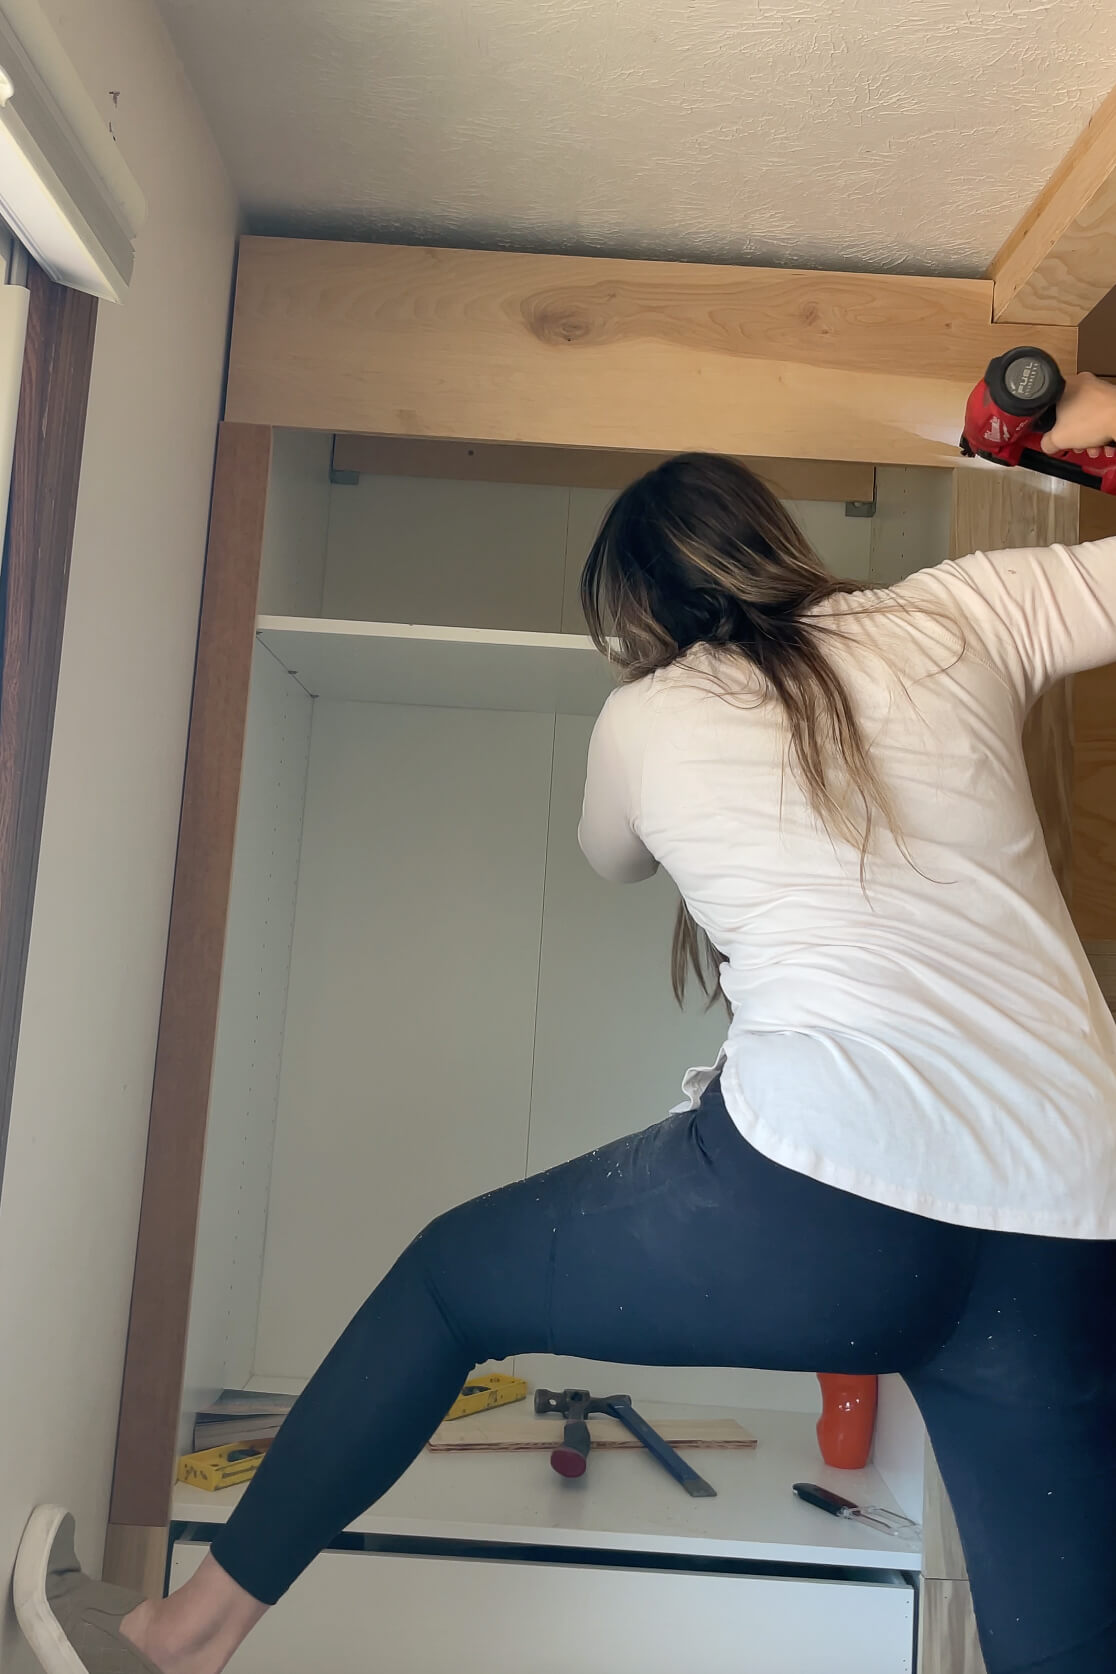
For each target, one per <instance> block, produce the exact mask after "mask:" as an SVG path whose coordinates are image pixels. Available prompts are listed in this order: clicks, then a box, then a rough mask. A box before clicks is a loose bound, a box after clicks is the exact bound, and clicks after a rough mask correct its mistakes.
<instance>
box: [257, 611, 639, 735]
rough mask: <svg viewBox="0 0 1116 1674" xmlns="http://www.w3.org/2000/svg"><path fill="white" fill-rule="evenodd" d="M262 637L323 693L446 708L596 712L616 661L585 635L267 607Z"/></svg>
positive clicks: (297, 674)
mask: <svg viewBox="0 0 1116 1674" xmlns="http://www.w3.org/2000/svg"><path fill="white" fill-rule="evenodd" d="M256 633H257V637H258V638H259V639H260V641H261V642H262V643H263V644H264V645H265V646H266V647H267V648H268V650H269V651H271V652H272V654H273V655H274V656H276V657H277V658H278V659H279V661H280V662H281V663H282V664H283V666H284V668H285V669H286V670H287V671H288V673H290V674H293V675H294V676H295V677H296V679H298V680H299V682H300V683H301V684H302V685H303V686H304V687H305V688H306V690H307V691H308V692H309V693H310V694H311V696H313V697H322V698H331V699H334V700H337V701H341V702H352V703H411V704H419V705H423V706H426V707H432V708H437V709H510V710H521V711H526V712H530V713H535V714H544V715H551V714H560V715H596V714H597V713H598V712H599V710H600V708H601V705H602V704H603V703H604V700H605V698H606V697H607V696H608V694H609V692H610V691H611V690H612V686H613V678H612V674H611V671H610V670H609V667H608V664H607V663H606V662H605V660H604V658H603V657H602V656H601V655H600V653H599V652H598V651H597V649H596V647H595V646H594V645H593V642H592V640H590V639H588V638H586V637H584V636H582V635H578V634H531V633H510V632H506V631H503V630H501V629H496V628H434V627H422V626H418V625H416V624H414V623H397V622H333V621H326V620H322V619H319V618H317V617H308V616H261V617H259V618H258V620H257V623H256Z"/></svg>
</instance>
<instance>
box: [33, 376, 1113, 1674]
mask: <svg viewBox="0 0 1116 1674" xmlns="http://www.w3.org/2000/svg"><path fill="white" fill-rule="evenodd" d="M1114 434H1116V392H1113V391H1112V390H1110V389H1109V388H1107V386H1104V385H1101V384H1099V383H1098V382H1097V381H1096V380H1094V379H1092V378H1089V377H1082V378H1079V379H1076V380H1073V381H1071V385H1070V388H1069V390H1068V392H1067V395H1066V397H1065V399H1064V401H1063V404H1062V407H1061V410H1060V414H1059V423H1058V426H1057V428H1056V429H1055V430H1054V432H1053V433H1052V434H1051V436H1050V437H1048V438H1047V441H1046V444H1045V445H1047V446H1048V447H1050V448H1051V449H1054V448H1058V447H1078V446H1091V445H1097V446H1100V445H1104V444H1106V443H1108V442H1109V441H1110V440H1111V438H1112V437H1113V435H1114ZM583 597H584V600H585V605H586V610H587V614H588V618H589V621H590V624H591V627H592V629H593V632H594V635H595V637H596V638H597V640H598V643H600V644H603V643H604V639H605V635H606V634H613V635H615V636H616V637H617V638H618V640H619V646H620V650H619V660H620V662H621V665H622V667H623V669H624V672H625V673H626V675H627V676H628V677H629V678H628V683H627V684H625V685H624V686H622V687H621V688H620V689H619V690H618V691H617V692H616V693H615V694H614V696H613V697H612V698H611V699H610V700H609V702H608V704H607V705H606V707H605V710H604V712H603V714H602V716H601V718H600V720H599V722H598V725H597V727H596V729H595V732H594V736H593V742H592V746H591V750H590V759H589V769H588V780H587V785H586V794H585V809H584V816H583V820H582V827H581V840H582V845H583V847H584V850H585V853H586V855H587V856H588V858H589V860H590V861H591V862H592V864H593V865H594V866H595V867H596V869H597V870H598V871H599V872H601V873H602V874H603V875H605V876H606V877H609V878H614V879H617V880H621V881H635V880H638V879H640V878H645V877H648V876H649V875H650V874H651V873H652V872H654V871H655V869H656V867H657V866H659V865H662V866H664V867H666V869H667V870H668V871H669V872H670V873H671V875H672V876H673V878H674V879H675V881H676V882H677V884H678V885H679V888H680V890H681V893H682V896H683V898H684V901H685V902H686V904H687V907H688V911H689V914H690V915H691V916H690V918H689V919H686V920H684V921H683V925H682V929H681V934H680V937H679V939H678V943H677V946H676V954H678V955H679V956H681V955H682V954H684V953H686V952H687V951H689V952H691V953H697V952H698V949H697V946H696V936H695V931H694V926H695V925H696V926H700V927H701V930H702V932H704V933H705V934H706V935H707V937H708V938H709V942H710V944H711V945H712V946H713V947H716V948H717V949H718V950H719V954H718V959H719V962H720V981H721V986H722V988H723V991H724V994H725V996H726V998H727V1000H728V1002H729V1005H730V1009H731V1013H732V1022H731V1025H730V1028H729V1032H728V1039H727V1042H726V1045H725V1050H724V1053H723V1054H722V1058H721V1061H720V1063H719V1064H718V1066H717V1067H716V1069H715V1070H712V1071H705V1072H692V1073H691V1075H690V1077H689V1078H688V1081H687V1091H688V1093H689V1095H690V1098H689V1107H688V1108H687V1109H685V1110H683V1111H682V1112H680V1113H678V1114H676V1115H674V1116H673V1117H672V1118H671V1119H669V1120H668V1121H665V1122H661V1123H659V1124H657V1125H656V1126H655V1127H652V1128H650V1129H649V1130H647V1132H645V1133H643V1134H640V1135H637V1136H635V1137H633V1138H630V1139H627V1140H624V1141H622V1142H619V1143H617V1144H616V1145H613V1146H608V1147H605V1148H604V1149H602V1150H601V1151H600V1152H598V1153H595V1154H594V1155H593V1156H591V1157H587V1158H582V1159H581V1160H579V1161H576V1162H573V1163H569V1164H566V1165H564V1166H563V1167H561V1168H557V1169H554V1170H552V1171H551V1172H549V1173H547V1174H544V1175H542V1176H540V1177H539V1178H537V1179H534V1180H531V1181H528V1182H527V1183H525V1184H524V1183H520V1184H516V1185H513V1186H510V1187H508V1188H506V1189H505V1190H504V1191H502V1192H497V1193H495V1194H492V1195H490V1196H489V1197H487V1198H484V1199H481V1200H479V1201H477V1202H475V1203H471V1204H467V1205H465V1206H464V1207H462V1208H460V1209H457V1210H455V1211H453V1212H452V1213H450V1214H448V1215H446V1216H443V1217H442V1218H441V1219H440V1220H439V1221H436V1222H435V1223H434V1224H433V1225H432V1226H430V1227H429V1228H428V1229H427V1230H426V1231H425V1232H424V1233H423V1234H422V1236H421V1237H420V1238H418V1239H417V1240H416V1242H415V1243H414V1244H413V1245H412V1246H411V1248H410V1249H409V1250H408V1251H407V1252H406V1253H405V1254H404V1255H403V1256H402V1257H401V1258H400V1260H399V1262H398V1263H397V1264H396V1266H395V1268H394V1269H393V1270H392V1272H391V1273H390V1274H389V1275H388V1277H387V1278H386V1279H385V1280H384V1282H383V1283H382V1284H381V1285H380V1286H379V1288H378V1289H377V1290H376V1291H375V1292H374V1293H373V1295H372V1296H371V1297H370V1298H369V1300H368V1301H367V1303H366V1304H365V1305H364V1307H363V1308H362V1309H361V1311H360V1313H359V1314H358V1315H357V1316H356V1318H355V1319H354V1321H353V1322H352V1324H351V1325H350V1326H349V1328H348V1330H347V1331H346V1332H345V1334H344V1335H343V1336H342V1337H341V1339H340V1341H339V1342H338V1343H337V1345H336V1346H335V1347H334V1349H333V1350H332V1352H331V1354H330V1355H329V1357H328V1359H327V1360H326V1362H325V1364H324V1365H323V1366H322V1368H321V1370H320V1371H319V1372H318V1374H317V1376H316V1377H315V1378H314V1380H313V1381H312V1383H311V1384H310V1386H309V1388H308V1389H307V1391H306V1393H305V1395H304V1396H303V1398H302V1399H301V1400H300V1402H299V1403H298V1405H297V1406H296V1407H295V1409H294V1411H293V1412H292V1414H291V1416H290V1418H289V1419H288V1420H287V1422H286V1424H285V1425H284V1427H283V1429H282V1431H281V1433H280V1435H279V1438H278V1440H277V1441H276V1443H275V1445H274V1447H273V1448H272V1450H271V1453H270V1454H269V1456H268V1458H267V1459H266V1461H265V1462H264V1464H263V1466H262V1467H261V1469H260V1471H259V1472H258V1474H257V1476H256V1477H255V1479H254V1481H253V1482H252V1484H251V1485H250V1487H249V1488H248V1491H247V1493H246V1494H245V1496H244V1498H243V1501H242V1503H241V1505H240V1507H239V1509H238V1510H237V1512H236V1513H235V1515H234V1516H233V1518H232V1519H231V1520H230V1522H229V1523H228V1525H227V1526H226V1527H225V1528H224V1529H223V1530H222V1531H221V1532H220V1533H219V1534H218V1536H217V1538H216V1539H215V1541H214V1543H213V1548H212V1554H211V1556H209V1557H207V1558H206V1560H205V1562H204V1563H203V1564H202V1566H201V1568H200V1569H199V1571H198V1573H197V1575H196V1576H195V1577H194V1578H193V1579H192V1580H191V1581H189V1582H188V1583H187V1584H186V1586H184V1587H183V1588H182V1589H181V1591H180V1592H178V1593H176V1594H175V1595H173V1596H172V1597H171V1598H170V1599H167V1600H164V1601H159V1602H145V1603H139V1602H137V1600H136V1599H134V1598H133V1597H130V1596H128V1595H126V1594H123V1593H119V1592H117V1591H116V1590H115V1589H112V1588H109V1587H106V1586H103V1585H101V1584H99V1583H95V1582H91V1581H88V1580H87V1579H86V1578H84V1577H83V1576H82V1575H81V1574H80V1572H79V1570H78V1568H77V1564H76V1561H75V1559H74V1557H73V1549H72V1544H71V1537H72V1523H71V1522H70V1520H69V1519H68V1518H67V1517H65V1515H64V1514H63V1513H62V1512H60V1511H57V1510H54V1509H52V1508H49V1507H47V1508H42V1509H41V1510H40V1511H39V1512H38V1513H36V1515H35V1517H34V1518H33V1519H32V1523H31V1525H30V1526H29V1529H28V1533H27V1536H26V1537H25V1541H24V1546H23V1549H22V1551H21V1557H20V1564H19V1568H18V1571H17V1576H16V1602H17V1608H18V1610H19V1614H20V1619H21V1621H22V1622H23V1624H24V1627H25V1630H26V1631H27V1633H28V1635H29V1637H30V1638H31V1640H32V1643H33V1645H34V1647H35V1650H36V1651H37V1653H38V1656H39V1659H40V1661H41V1662H42V1664H43V1667H44V1668H45V1669H47V1670H48V1674H55V1671H57V1674H63V1671H66V1674H73V1671H74V1670H75V1669H82V1668H84V1669H95V1670H97V1671H99V1674H116V1671H118V1674H137V1671H139V1670H147V1671H150V1670H153V1669H154V1670H157V1671H159V1674H219V1670H221V1669H222V1668H223V1667H224V1666H225V1664H226V1662H227V1660H228V1658H229V1656H230V1655H231V1654H232V1652H233V1651H234V1650H235V1648H236V1646H237V1645H238V1644H239V1643H240V1641H241V1640H242V1639H243V1638H244V1636H245V1635H246V1634H247V1633H248V1631H249V1630H250V1629H251V1627H252V1625H253V1624H254V1623H255V1622H256V1621H257V1620H258V1619H259V1617H260V1616H261V1615H262V1614H263V1611H264V1609H265V1608H266V1606H267V1605H269V1604H271V1603H273V1602H275V1601H276V1600H277V1599H278V1598H279V1597H280V1596H281V1595H282V1593H283V1592H284V1591H285V1590H286V1588H287V1587H288V1586H289V1585H290V1584H291V1583H292V1582H293V1581H294V1580H295V1579H296V1577H297V1576H298V1575H299V1573H300V1572H301V1571H302V1570H303V1568H304V1567H305V1566H306V1565H307V1564H308V1563H309V1562H310V1561H311V1559H312V1558H313V1557H314V1556H315V1554H316V1553H317V1552H318V1551H319V1550H320V1549H321V1548H322V1546H323V1545H324V1544H325V1543H327V1542H328V1541H329V1540H330V1539H331V1538H332V1537H333V1536H334V1535H335V1534H336V1533H337V1532H338V1531H339V1530H340V1529H341V1528H342V1527H343V1526H344V1525H345V1524H346V1523H348V1522H349V1521H350V1520H351V1519H352V1518H354V1517H355V1516H357V1515H358V1514H359V1513H360V1512H361V1511H363V1510H364V1509H365V1508H366V1507H367V1506H368V1505H369V1504H371V1503H372V1502H373V1501H374V1500H376V1499H377V1498H378V1497H379V1496H380V1495H381V1494H383V1493H384V1491H385V1490H386V1489H387V1488H388V1487H389V1486H390V1484H391V1483H392V1482H393V1481H394V1480H395V1479H396V1478H397V1477H398V1476H399V1475H400V1473H401V1472H402V1471H403V1470H404V1469H405V1468H406V1466H407V1465H408V1464H409V1463H410V1461H411V1460H412V1459H413V1458H414V1457H415V1455H416V1454H417V1453H418V1451H419V1449H420V1448H421V1447H422V1446H423V1444H424V1443H425V1442H426V1440H427V1439H428V1437H429V1436H430V1434H431V1433H432V1431H433V1430H434V1429H435V1427H436V1425H437V1424H438V1422H439V1420H440V1419H441V1418H442V1416H443V1415H444V1414H445V1412H446V1411H447V1410H448V1408H449V1406H450V1404H451V1402H452V1401H453V1399H454V1397H455V1396H456V1394H457V1393H458V1391H459V1389H460V1387H461V1385H462V1383H463V1382H464V1381H465V1379H466V1377H467V1375H468V1373H469V1371H470V1370H471V1369H472V1367H473V1366H474V1365H475V1364H476V1363H478V1362H480V1361H483V1360H485V1359H488V1358H496V1359H498V1358H503V1357H504V1356H506V1355H509V1354H513V1353H529V1352H537V1351H545V1350H551V1351H554V1352H558V1353H564V1354H571V1355H576V1356H582V1357H587V1358H593V1359H604V1360H628V1361H632V1362H641V1363H648V1362H654V1363H658V1364H663V1365H686V1364H693V1365H730V1366H734V1365H735V1366H761V1367H771V1368H780V1369H804V1370H805V1369H810V1370H812V1369H817V1368H822V1369H828V1370H833V1371H848V1372H860V1373H865V1372H892V1371H894V1372H900V1373H902V1375H903V1376H904V1377H905V1378H906V1380H907V1382H908V1384H909V1385H910V1387H911V1389H912V1390H913V1392H914V1395H915V1397H916V1399H917V1401H918V1403H919V1405H920V1407H921V1409H922V1412H923V1414H924V1415H925V1418H926V1422H927V1424H928V1426H929V1430H930V1434H931V1436H932V1439H933V1442H934V1446H935V1449H936V1451H937V1456H938V1459H939V1461H940V1464H941V1468H942V1471H943V1473H944V1476H945V1479H946V1483H947V1486H948V1488H949V1491H950V1495H951V1497H952V1500H953V1505H954V1508H955V1510H956V1513H957V1518H958V1522H959V1525H960V1528H961V1533H962V1538H963V1541H964V1545H965V1550H966V1556H967V1560H968V1566H969V1572H970V1577H971V1581H972V1590H973V1600H974V1604H975V1608H976V1612H977V1615H978V1619H979V1623H980V1631H981V1638H982V1644H983V1648H984V1654H985V1660H986V1662H987V1666H988V1670H989V1674H1018V1671H1022V1670H1024V1669H1027V1670H1042V1671H1043V1674H1102V1671H1103V1674H1111V1670H1112V1669H1113V1668H1116V1595H1114V1591H1113V1586H1112V1578H1113V1570H1114V1567H1116V1440H1114V1433H1116V1242H1113V1240H1114V1239H1116V1173H1114V1170H1113V1157H1114V1151H1116V1027H1114V1025H1113V1021H1112V1018H1111V1017H1110V1015H1109V1013H1108V1011H1107V1009H1106V1007H1105V1005H1104V1002H1103V1000H1102V998H1101V996H1100V993H1099V990H1098V989H1097V986H1096V983H1095V982H1094V980H1093V978H1092V975H1091V972H1090V970H1089V967H1088V965H1087V963H1086V961H1085V957H1084V954H1083V952H1082V950H1081V946H1080V944H1079V942H1078V940H1077V938H1076V936H1075V934H1074V932H1073V929H1072V926H1071V923H1070V920H1069V916H1068V914H1067V912H1066V909H1065V906H1064V904H1063V902H1062V899H1061V896H1060V894H1059V892H1058V889H1057V886H1056V884H1055V880H1054V877H1053V874H1052V872H1051V869H1050V866H1049V863H1048V860H1047V857H1046V852H1045V848H1044V845H1043V840H1042V833H1041V831H1040V828H1039V824H1038V820H1037V818H1036V815H1035V811H1034V806H1033V803H1032V801H1031V797H1030V792H1029V789H1028V784H1027V778H1026V772H1025V768H1024V765H1023V759H1022V753H1021V747H1020V729H1021V726H1022V722H1023V717H1024V715H1025V713H1026V710H1027V708H1028V707H1029V706H1030V704H1031V703H1032V702H1033V701H1034V699H1035V698H1036V697H1037V696H1038V695H1039V694H1040V693H1041V691H1042V690H1043V689H1044V687H1046V686H1047V685H1049V684H1050V683H1051V682H1052V681H1054V680H1056V679H1058V678H1059V677H1060V676H1061V675H1064V674H1067V673H1070V672H1071V671H1073V670H1075V669H1082V668H1088V667H1091V666H1094V665H1097V664H1101V663H1105V662H1108V661H1111V660H1113V659H1116V542H1100V543H1097V544H1095V545H1091V546H1082V547H1078V548H1075V549H1065V548H1054V549H1051V550H1046V551H1043V550H1032V549H1027V550H1023V551H1018V552H1008V553H999V554H993V555H991V556H990V555H987V554H977V555H975V556H974V557H971V558H968V559H965V560H963V561H961V562H960V563H949V564H944V565H941V566H940V567H939V568H937V569H934V570H929V571H925V572H923V573H922V574H920V575H918V576H915V577H912V578H910V579H909V580H907V581H905V582H903V583H901V584H900V585H899V586H898V587H895V588H892V589H890V590H887V591H877V592H858V591H857V590H856V589H854V588H852V587H850V586H848V585H847V584H843V583H839V582H837V581H835V580H834V579H833V578H832V577H831V576H829V575H828V574H827V573H826V572H825V571H824V569H823V568H822V567H821V565H820V564H819V562H818V561H817V559H816V558H815V557H814V555H813V554H812V552H811V551H810V549H809V547H808V546H807V544H806V542H805V541H804V539H803V538H802V536H801V534H800V533H799V531H798V530H797V529H796V527H795V526H794V524H793V523H792V522H791V521H790V520H789V518H788V517H787V515H786V513H785V512H784V511H783V509H782V508H781V507H780V505H779V504H778V502H777V501H775V500H774V499H773V498H772V496H771V495H770V494H769V493H768V492H767V490H765V489H764V488H763V486H762V485H761V484H760V483H759V482H758V481H757V480H756V479H755V478H754V477H752V476H751V475H750V474H749V473H748V472H747V471H745V470H744V469H743V468H741V467H740V466H738V465H735V464H733V463H731V462H729V461H726V460H718V459H711V458H706V457H701V456H694V457H688V458H683V459H680V460H675V461H672V462H670V463H669V464H667V465H665V466H663V467H661V468H660V469H659V470H658V471H655V472H653V473H651V474H650V476H648V477H645V478H644V479H642V480H641V481H640V482H638V483H636V484H635V485H634V486H633V487H632V488H630V489H628V490H627V491H626V492H625V493H624V494H623V495H621V497H620V499H619V500H618V502H617V504H616V505H615V507H614V508H613V510H612V511H611V513H610V514H609V516H608V518H607V520H606V522H605V525H604V527H603V529H602V532H601V534H600V536H599V538H598V540H597V542H596V545H595V546H594V549H593V552H592V554H591V555H590V558H589V561H588V564H587V566H586V571H585V576H584V579H583ZM676 975H677V976H678V978H679V981H681V979H682V977H683V972H682V971H681V969H678V970H677V971H676ZM464 1249H467V1250H468V1252H469V1260H468V1262H462V1261H460V1259H459V1256H460V1252H461V1251H462V1250H464ZM508 1249H514V1250H515V1252H516V1259H515V1262H514V1264H512V1263H509V1262H508V1260H507V1258H506V1254H505V1252H506V1251H507V1250H508ZM370 1368H371V1369H374V1373H375V1376H374V1377H373V1378H372V1379H371V1380H370V1379H369V1377H368V1372H369V1369H370ZM357 1391H359V1393H360V1399H359V1400H354V1399H353V1395H354V1392H357ZM354 1460H355V1461H356V1463H355V1464H354V1463H353V1461H354Z"/></svg>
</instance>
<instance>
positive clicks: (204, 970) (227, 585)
mask: <svg viewBox="0 0 1116 1674" xmlns="http://www.w3.org/2000/svg"><path fill="white" fill-rule="evenodd" d="M270 461H271V430H270V429H269V428H268V427H267V426H266V425H253V424H224V425H222V427H221V430H220V434H219V439H218V445H217V463H216V470H215V474H214V481H213V505H212V511H211V516H210V529H209V544H208V548H207V552H206V565H205V583H204V587H203V590H202V606H201V621H200V626H199V634H198V655H197V666H196V670H195V676H194V695H193V702H192V705H191V710H190V737H189V744H188V747H187V752H186V772H185V780H184V785H183V799H182V818H181V824H180V827H179V838H178V861H177V865H176V867H175V875H174V893H173V896H172V900H171V917H170V931H169V936H168V943H167V961H166V974H165V977H164V984H163V1005H162V1012H161V1014H160V1019H159V1038H158V1045H157V1048H156V1057H155V1077H154V1085H153V1089H152V1097H151V1120H150V1126H149V1129H148V1140H147V1164H146V1171H145V1175H144V1184H143V1199H142V1204H141V1208H140V1224H139V1237H138V1240H137V1246H136V1267H135V1277H134V1281H133V1286H132V1310H131V1317H130V1320H129V1325H128V1341H127V1347H126V1350H125V1358H124V1382H123V1389H122V1394H121V1402H120V1423H119V1429H118V1433H117V1448H116V1468H115V1472H114V1475H113V1485H112V1501H111V1508H110V1513H109V1536H108V1543H107V1546H106V1552H105V1574H106V1578H108V1579H111V1580H114V1581H118V1582H121V1583H123V1584H127V1585H131V1586H136V1587H139V1588H141V1589H143V1590H148V1591H161V1584H162V1573H163V1564H162V1553H163V1552H164V1551H165V1545H166V1530H167V1524H168V1521H169V1516H170V1496H171V1489H172V1485H173V1480H174V1465H175V1457H176V1453H177V1443H178V1422H179V1404H180V1402H181V1399H182V1381H183V1374H184V1367H185V1356H186V1331H187V1325H188V1321H189V1311H190V1289H191V1283H192V1279H193V1266H194V1244H195V1239H196V1236H197V1224H198V1209H199V1201H200V1196H201V1180H202V1164H203V1160H204V1153H205V1128H206V1119H207V1115H208V1109H209V1088H210V1079H211V1075H212V1067H213V1049H214V1042H215V1038H216V1032H217V1010H218V1003H219V998H220V989H221V966H222V962H223V958H224V947H225V926H226V920H227V917H228V906H229V890H230V885H231V880H232V863H233V844H234V840H235V836H236V816H237V804H238V800H239V794H240V772H241V757H242V754H243V749H244V729H245V722H246V717H247V712H248V690H249V684H250V680H251V671H252V649H253V645H254V642H255V621H256V595H257V591H258V587H259V573H260V559H261V554H262V549H263V532H264V514H265V509H266V504H267V484H268V471H269V468H270Z"/></svg>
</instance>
